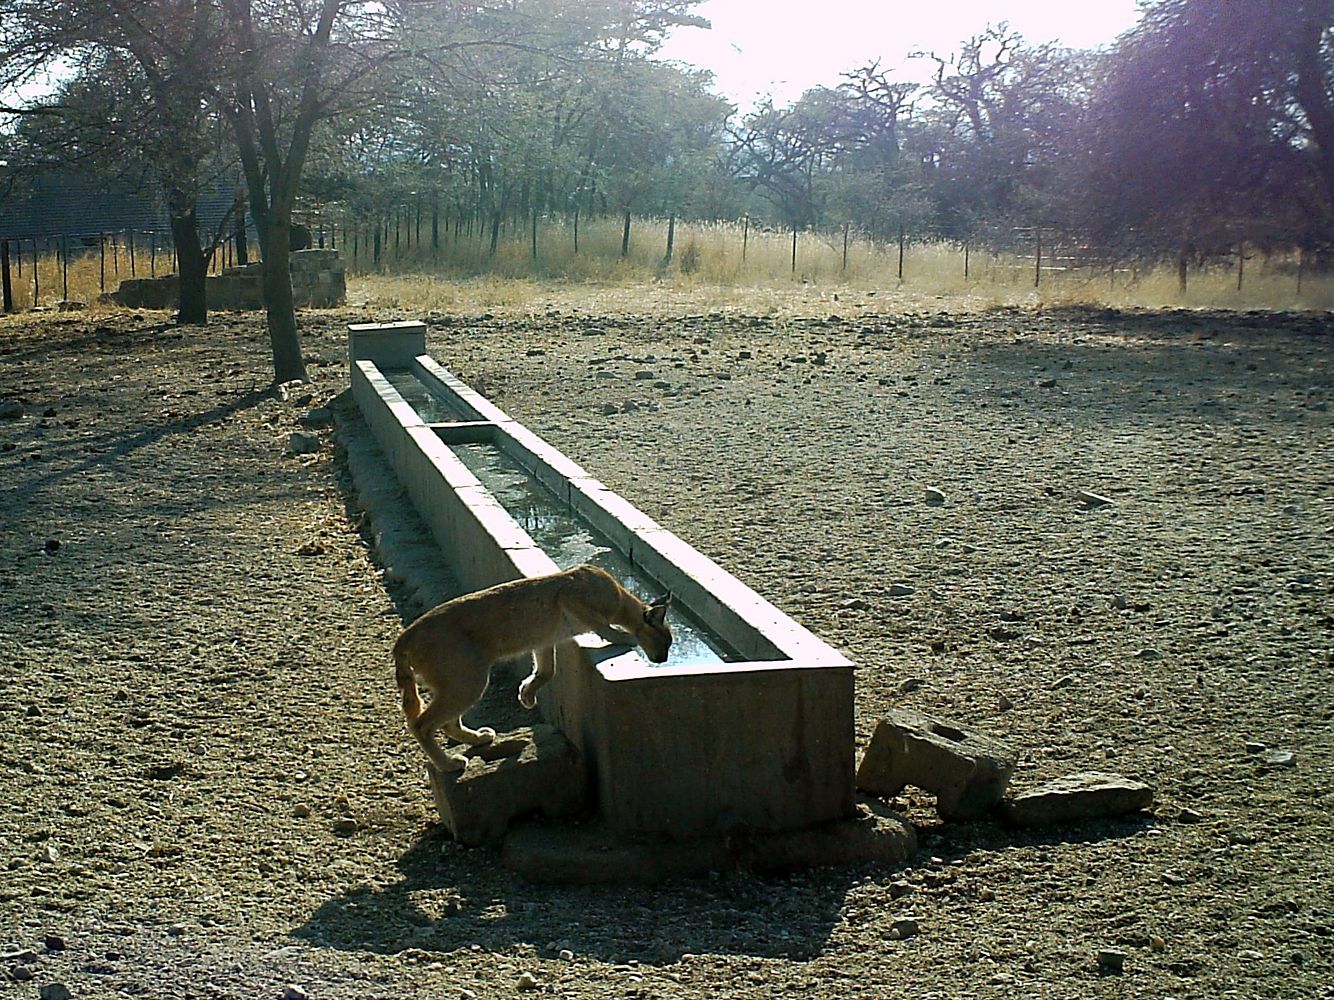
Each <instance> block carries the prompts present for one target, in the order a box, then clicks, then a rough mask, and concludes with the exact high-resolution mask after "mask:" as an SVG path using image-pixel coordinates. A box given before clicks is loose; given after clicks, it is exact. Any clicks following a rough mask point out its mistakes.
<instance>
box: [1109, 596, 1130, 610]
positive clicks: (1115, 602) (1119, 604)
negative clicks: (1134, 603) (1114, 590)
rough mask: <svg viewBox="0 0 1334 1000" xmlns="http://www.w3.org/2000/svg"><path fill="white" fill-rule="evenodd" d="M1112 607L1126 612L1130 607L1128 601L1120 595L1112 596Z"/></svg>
mask: <svg viewBox="0 0 1334 1000" xmlns="http://www.w3.org/2000/svg"><path fill="white" fill-rule="evenodd" d="M1111 605H1112V607H1113V608H1115V609H1116V610H1117V611H1124V610H1125V609H1126V608H1128V607H1129V605H1128V604H1127V603H1126V599H1125V598H1124V597H1122V596H1121V595H1120V594H1113V595H1112V600H1111Z"/></svg>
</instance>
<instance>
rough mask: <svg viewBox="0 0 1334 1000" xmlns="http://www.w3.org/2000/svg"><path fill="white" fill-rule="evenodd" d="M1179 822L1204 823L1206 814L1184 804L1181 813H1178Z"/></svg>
mask: <svg viewBox="0 0 1334 1000" xmlns="http://www.w3.org/2000/svg"><path fill="white" fill-rule="evenodd" d="M1177 822H1178V823H1203V822H1204V814H1203V813H1198V812H1196V811H1195V810H1194V809H1190V808H1188V807H1186V806H1182V807H1181V811H1180V812H1179V813H1177Z"/></svg>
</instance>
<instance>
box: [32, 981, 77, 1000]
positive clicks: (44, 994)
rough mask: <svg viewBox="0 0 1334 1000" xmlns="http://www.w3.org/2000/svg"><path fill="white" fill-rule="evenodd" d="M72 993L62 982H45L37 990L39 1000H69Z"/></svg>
mask: <svg viewBox="0 0 1334 1000" xmlns="http://www.w3.org/2000/svg"><path fill="white" fill-rule="evenodd" d="M72 995H73V994H71V993H70V991H69V987H68V986H66V985H65V984H64V983H47V984H46V985H45V986H43V987H42V988H41V989H40V990H39V991H38V992H37V996H38V997H40V998H41V1000H70V997H71V996H72Z"/></svg>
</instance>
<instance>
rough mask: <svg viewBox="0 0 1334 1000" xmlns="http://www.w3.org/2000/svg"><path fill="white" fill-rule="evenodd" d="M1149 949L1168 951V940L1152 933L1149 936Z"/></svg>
mask: <svg viewBox="0 0 1334 1000" xmlns="http://www.w3.org/2000/svg"><path fill="white" fill-rule="evenodd" d="M1149 950H1150V951H1166V950H1167V942H1166V941H1164V940H1163V939H1162V938H1161V937H1159V936H1158V935H1157V934H1154V935H1151V936H1150V937H1149Z"/></svg>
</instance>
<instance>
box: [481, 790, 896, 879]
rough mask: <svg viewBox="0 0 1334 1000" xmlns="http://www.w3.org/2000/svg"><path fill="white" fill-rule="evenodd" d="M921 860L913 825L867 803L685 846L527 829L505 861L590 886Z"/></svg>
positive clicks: (589, 829)
mask: <svg viewBox="0 0 1334 1000" xmlns="http://www.w3.org/2000/svg"><path fill="white" fill-rule="evenodd" d="M916 853H917V834H916V831H915V830H914V829H913V826H912V824H911V823H909V822H908V821H907V820H906V819H904V818H903V817H902V816H900V815H899V814H898V813H896V812H894V811H892V810H891V809H889V808H888V807H886V806H885V805H884V804H883V803H881V802H876V801H874V800H870V799H865V800H862V801H861V802H859V803H858V805H857V809H856V815H855V816H853V817H852V818H850V819H842V820H835V821H833V822H830V823H822V824H819V825H818V826H813V827H809V828H807V829H805V830H789V831H784V832H781V833H767V834H760V833H747V832H746V831H744V830H737V831H734V832H732V833H731V834H729V835H727V836H717V837H704V838H699V839H696V840H688V841H659V840H638V841H626V840H624V839H621V838H618V837H617V836H616V834H615V833H613V832H612V831H611V830H609V829H608V828H607V827H606V826H605V825H603V824H602V823H598V822H589V823H584V824H580V825H574V824H545V823H544V824H527V825H525V826H521V827H518V828H516V829H514V830H512V831H511V832H510V833H509V834H508V835H507V836H506V837H505V842H504V844H503V846H502V848H501V860H502V862H503V863H504V865H505V866H506V867H507V868H509V869H511V870H512V871H515V872H517V873H518V874H520V875H521V876H523V877H524V878H525V879H528V880H529V881H531V882H544V883H557V884H566V885H591V884H596V883H625V882H636V883H651V882H662V881H665V880H667V879H674V878H689V877H692V876H698V875H703V874H706V873H708V872H711V871H725V870H727V869H732V868H749V869H754V870H758V871H782V870H790V869H797V868H815V867H823V866H835V865H850V864H857V863H861V862H866V861H878V862H881V863H883V864H889V865H901V864H904V863H905V862H906V861H907V860H908V859H909V858H911V857H912V856H913V855H914V854H916Z"/></svg>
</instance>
